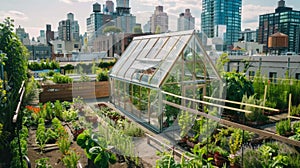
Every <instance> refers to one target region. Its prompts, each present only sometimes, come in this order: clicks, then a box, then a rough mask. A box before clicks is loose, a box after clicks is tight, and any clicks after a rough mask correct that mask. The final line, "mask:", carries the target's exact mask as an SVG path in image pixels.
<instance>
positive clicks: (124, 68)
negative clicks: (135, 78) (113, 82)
mask: <svg viewBox="0 0 300 168" xmlns="http://www.w3.org/2000/svg"><path fill="white" fill-rule="evenodd" d="M147 42H148V39H144V40H142V41H141V42H140V43H139V45H138V46H137V47H136V49H135V50H134V51H133V52H132V53H131V55H130V57H129V58H128V59H127V61H126V63H125V64H124V65H123V66H122V68H120V70H119V72H118V74H117V76H118V77H122V78H124V76H125V73H126V72H127V70H128V69H129V68H130V67H131V65H132V63H133V62H134V60H135V59H136V58H137V56H138V55H139V54H140V52H141V51H142V49H143V48H144V47H145V45H146V44H147Z"/></svg>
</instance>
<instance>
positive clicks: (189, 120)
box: [178, 110, 195, 137]
mask: <svg viewBox="0 0 300 168" xmlns="http://www.w3.org/2000/svg"><path fill="white" fill-rule="evenodd" d="M194 118H195V116H194V115H193V114H192V113H190V112H188V111H184V110H183V111H181V112H180V113H179V115H178V125H179V127H180V129H181V130H180V137H185V136H186V135H187V133H188V131H189V130H190V129H191V127H192V125H193V122H194Z"/></svg>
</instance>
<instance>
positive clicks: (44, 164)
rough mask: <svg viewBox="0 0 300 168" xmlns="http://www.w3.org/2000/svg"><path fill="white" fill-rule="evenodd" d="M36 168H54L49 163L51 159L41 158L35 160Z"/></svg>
mask: <svg viewBox="0 0 300 168" xmlns="http://www.w3.org/2000/svg"><path fill="white" fill-rule="evenodd" d="M35 164H36V168H52V166H51V165H50V163H49V158H41V159H38V160H35Z"/></svg>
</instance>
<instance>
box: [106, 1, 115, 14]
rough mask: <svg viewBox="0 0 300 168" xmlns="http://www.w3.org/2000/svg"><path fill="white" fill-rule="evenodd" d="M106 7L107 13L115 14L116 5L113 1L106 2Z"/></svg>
mask: <svg viewBox="0 0 300 168" xmlns="http://www.w3.org/2000/svg"><path fill="white" fill-rule="evenodd" d="M105 7H106V12H108V13H113V12H114V8H115V5H114V3H113V1H109V0H108V1H106V2H105Z"/></svg>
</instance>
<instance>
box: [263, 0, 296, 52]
mask: <svg viewBox="0 0 300 168" xmlns="http://www.w3.org/2000/svg"><path fill="white" fill-rule="evenodd" d="M277 32H280V33H284V34H286V35H288V38H289V40H288V48H287V51H289V52H295V53H300V11H296V10H293V8H290V7H286V6H285V1H284V0H280V1H279V2H278V7H277V8H276V9H275V12H274V13H268V14H264V15H260V16H259V30H258V42H259V43H260V44H265V48H264V51H265V52H267V49H268V48H267V47H268V40H269V36H271V35H272V34H275V33H277Z"/></svg>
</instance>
